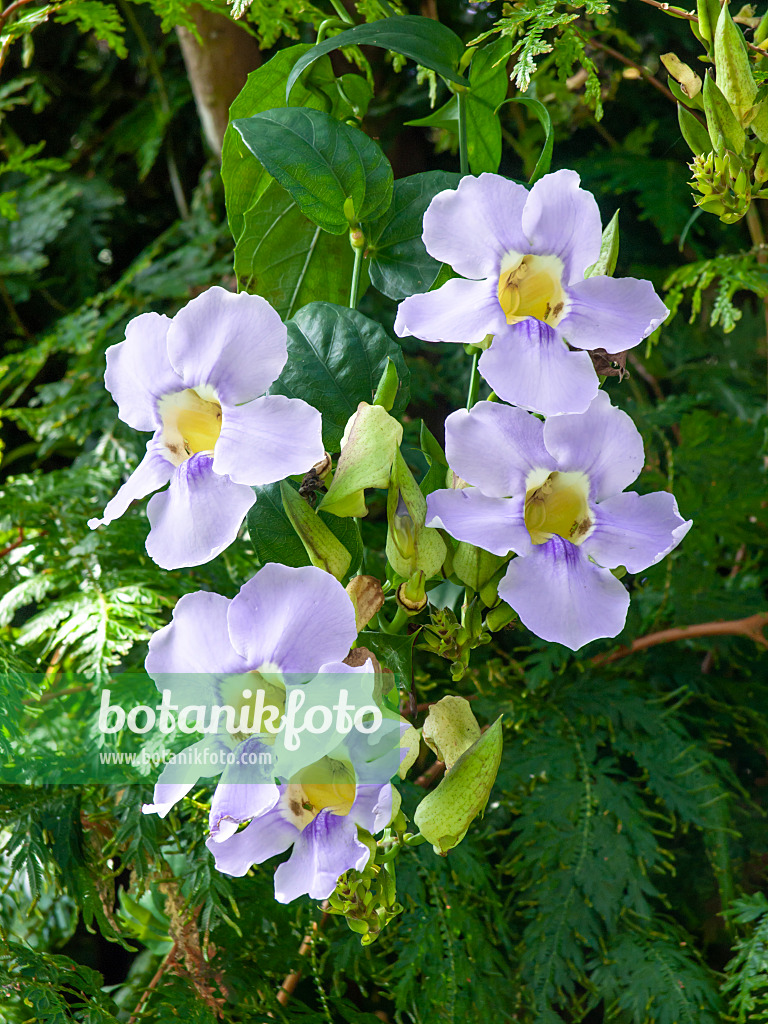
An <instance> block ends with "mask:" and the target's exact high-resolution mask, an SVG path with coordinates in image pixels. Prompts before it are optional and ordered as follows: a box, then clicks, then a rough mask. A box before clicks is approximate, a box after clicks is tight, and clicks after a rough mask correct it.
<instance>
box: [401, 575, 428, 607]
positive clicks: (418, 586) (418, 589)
mask: <svg viewBox="0 0 768 1024" xmlns="http://www.w3.org/2000/svg"><path fill="white" fill-rule="evenodd" d="M395 599H396V600H397V603H398V605H399V606H400V607H401V608H402V609H403V611H405V612H407V613H408V615H418V614H419V612H423V611H424V609H425V608H426V607H427V604H428V602H427V592H426V585H425V577H424V573H423V572H422V571H421V570H419V571H418V572H415V573H414V574H413V576H411V578H410V579H409V580H406V582H405V583H401V584H400V586H399V587H398V588H397V590H396V591H395Z"/></svg>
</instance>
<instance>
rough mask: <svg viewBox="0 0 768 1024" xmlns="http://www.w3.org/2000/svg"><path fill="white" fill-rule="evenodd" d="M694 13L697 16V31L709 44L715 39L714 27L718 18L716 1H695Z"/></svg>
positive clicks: (718, 9)
mask: <svg viewBox="0 0 768 1024" xmlns="http://www.w3.org/2000/svg"><path fill="white" fill-rule="evenodd" d="M696 13H697V14H698V16H699V31H700V32H701V34H702V36H703V37H704V39H705V40H706V41H707V42H708V43H711V42H712V40H713V39H714V38H715V26H716V25H717V19H718V18H719V17H720V4H719V2H718V0H697V3H696Z"/></svg>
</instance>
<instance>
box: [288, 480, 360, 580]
mask: <svg viewBox="0 0 768 1024" xmlns="http://www.w3.org/2000/svg"><path fill="white" fill-rule="evenodd" d="M280 495H281V497H282V499H283V508H284V509H285V514H286V515H287V516H288V518H289V519H290V521H291V523H292V524H293V528H294V529H295V530H296V533H297V534H298V535H299V538H300V540H301V542H302V544H303V545H304V548H305V550H306V552H307V555H308V556H309V560H310V561H311V562H312V565H316V566H317V567H318V568H319V569H324V570H325V571H326V572H329V573H331V575H332V576H335V577H336V579H337V580H340V579H341V578H342V577H344V576H346V575H348V570H349V563H350V562H351V561H352V555H351V554H350V552H349V551H347V549H346V548H345V547H344V545H343V544H342V543H340V541H339V540H337V538H336V537H335V536H334V534H333V532H332V531H331V529H330V528H329V527H328V526H326V525H325V523H324V522H323V520H322V519H321V518H320V516H319V515H318V514H317V512H315V511H314V510H313V509H312V507H311V506H310V504H309V502H308V501H306V500H305V499H304V498H302V497H301V495H300V494H299V493H298V491H296V490H294V488H293V487H291V485H290V484H289V483H288V481H287V480H283V482H282V483H281V484H280ZM355 532H357V531H355Z"/></svg>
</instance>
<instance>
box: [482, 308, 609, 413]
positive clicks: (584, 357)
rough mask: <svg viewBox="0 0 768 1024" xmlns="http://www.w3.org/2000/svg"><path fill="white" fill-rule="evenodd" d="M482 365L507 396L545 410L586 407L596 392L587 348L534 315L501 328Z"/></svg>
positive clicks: (515, 402) (535, 409)
mask: <svg viewBox="0 0 768 1024" xmlns="http://www.w3.org/2000/svg"><path fill="white" fill-rule="evenodd" d="M478 365H479V370H480V373H481V374H482V375H483V377H485V379H486V380H487V381H488V383H489V384H490V385H491V387H492V388H493V390H494V391H495V392H496V394H497V395H499V397H501V398H503V399H504V401H505V402H511V403H512V404H513V405H517V406H519V407H520V408H522V409H530V410H531V411H532V412H539V413H542V414H543V415H544V416H556V415H558V414H560V413H568V412H584V411H585V409H587V408H588V407H589V403H590V402H591V401H592V399H593V398H594V397H595V395H596V394H597V389H598V380H597V374H596V373H595V370H594V367H593V366H592V360H591V359H590V357H589V355H588V353H586V352H571V351H570V350H569V349H568V347H567V346H566V345H565V343H564V342H563V341H562V340H561V338H559V337H558V335H557V334H556V333H555V332H554V331H553V330H552V328H551V327H549V326H548V325H547V324H544V323H541V322H540V321H538V320H534V319H533V317H529V319H527V320H523V321H522V322H521V323H519V324H515V326H514V327H512V328H508V329H507V331H505V332H504V333H502V334H497V335H496V337H495V338H494V339H493V343H492V345H491V347H490V348H489V349H487V350H486V351H485V352H483V354H482V356H480V362H479V364H478Z"/></svg>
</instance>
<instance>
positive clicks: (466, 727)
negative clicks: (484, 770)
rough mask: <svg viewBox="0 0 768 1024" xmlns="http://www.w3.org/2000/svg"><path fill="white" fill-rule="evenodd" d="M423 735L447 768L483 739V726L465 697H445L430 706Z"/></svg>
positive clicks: (422, 731) (449, 768)
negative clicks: (481, 730) (479, 723)
mask: <svg viewBox="0 0 768 1024" xmlns="http://www.w3.org/2000/svg"><path fill="white" fill-rule="evenodd" d="M421 735H422V739H423V740H424V742H425V743H426V744H427V746H428V747H429V749H430V750H432V751H434V753H435V754H436V755H437V758H438V760H439V761H443V762H444V763H445V767H446V769H447V770H448V771H450V770H451V768H452V767H453V765H454V764H455V763H456V761H458V759H459V758H460V757H461V755H462V754H463V753H464V751H465V750H469V748H470V747H471V746H472V744H473V743H475V742H476V741H477V740H479V739H480V726H479V725H478V724H477V719H476V718H475V716H474V715H473V714H472V708H471V707H470V706H469V701H468V700H467V699H466V698H465V697H453V696H447V697H443V698H442V699H441V700H439V701H437V702H436V703H435V704H432V706H431V707H430V709H429V712H428V713H427V717H426V720H425V722H424V725H423V727H422V730H421Z"/></svg>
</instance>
